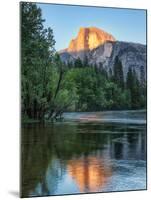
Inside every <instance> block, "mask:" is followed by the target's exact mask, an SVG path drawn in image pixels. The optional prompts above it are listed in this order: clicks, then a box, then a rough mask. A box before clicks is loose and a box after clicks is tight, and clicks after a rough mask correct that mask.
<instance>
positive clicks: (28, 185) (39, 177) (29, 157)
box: [21, 125, 55, 197]
mask: <svg viewBox="0 0 151 200" xmlns="http://www.w3.org/2000/svg"><path fill="white" fill-rule="evenodd" d="M49 130H50V129H49V128H47V127H43V126H38V125H36V126H28V127H25V128H24V129H23V132H22V163H21V170H22V180H21V186H22V192H21V193H22V196H23V197H27V196H29V195H30V194H32V193H33V190H34V188H36V186H37V185H40V189H39V191H41V192H40V193H41V194H38V192H39V191H38V192H37V194H36V195H43V194H47V193H48V191H50V190H51V191H53V190H54V189H55V188H54V186H53V185H52V187H51V188H48V186H47V183H46V180H45V173H46V169H47V168H48V165H51V159H52V156H53V155H52V147H53V143H52V134H49ZM49 147H50V148H49ZM33 195H34V194H33Z"/></svg>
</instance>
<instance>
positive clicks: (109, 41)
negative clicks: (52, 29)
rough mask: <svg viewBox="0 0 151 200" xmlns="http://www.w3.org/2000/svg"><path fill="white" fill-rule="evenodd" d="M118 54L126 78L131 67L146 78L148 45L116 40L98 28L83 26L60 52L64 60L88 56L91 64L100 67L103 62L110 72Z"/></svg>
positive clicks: (69, 60) (72, 60)
mask: <svg viewBox="0 0 151 200" xmlns="http://www.w3.org/2000/svg"><path fill="white" fill-rule="evenodd" d="M116 56H118V57H119V59H120V61H121V62H122V66H123V72H124V78H125V79H126V75H127V72H128V69H129V68H132V69H135V71H136V73H137V76H138V79H139V80H141V73H143V74H144V79H146V78H145V77H146V45H143V44H137V43H131V42H120V41H116V40H115V38H114V37H113V36H112V35H110V34H108V33H106V32H105V31H102V30H100V29H98V28H94V27H91V28H81V29H80V31H79V33H78V36H77V38H76V39H74V40H71V42H70V44H69V47H68V48H67V49H65V50H63V51H61V52H60V57H61V59H62V61H64V62H74V61H75V60H76V59H77V58H80V59H81V60H83V59H84V58H85V57H87V59H88V62H89V64H91V65H94V64H97V66H98V67H99V66H100V63H101V64H102V65H103V67H104V68H105V69H106V70H107V71H108V72H109V70H110V69H111V71H113V66H114V62H115V57H116Z"/></svg>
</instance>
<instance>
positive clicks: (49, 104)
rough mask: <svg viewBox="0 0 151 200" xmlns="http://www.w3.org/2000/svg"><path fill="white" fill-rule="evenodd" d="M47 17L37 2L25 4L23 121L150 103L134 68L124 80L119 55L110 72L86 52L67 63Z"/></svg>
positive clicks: (23, 24) (144, 86) (130, 107)
mask: <svg viewBox="0 0 151 200" xmlns="http://www.w3.org/2000/svg"><path fill="white" fill-rule="evenodd" d="M44 21H45V20H44V19H43V18H42V12H41V9H40V8H38V6H37V5H36V4H34V3H25V2H24V3H21V114H22V120H24V121H26V120H28V119H33V120H39V121H44V120H52V121H53V120H57V119H59V118H61V117H62V114H63V112H71V111H74V112H88V111H89V112H90V111H102V110H130V109H144V108H146V83H143V84H142V83H140V81H139V80H138V78H137V75H136V72H135V70H133V69H131V68H129V71H128V73H127V77H126V80H124V75H123V66H122V63H121V61H120V59H119V57H118V56H117V57H116V59H115V63H114V67H113V70H111V69H110V70H109V72H107V71H106V70H105V69H104V68H103V67H102V64H101V63H100V65H99V66H97V65H90V64H89V63H88V60H87V57H85V59H84V61H82V60H80V59H77V60H76V61H75V62H74V63H63V62H62V61H61V59H60V57H59V54H58V53H57V51H56V50H55V36H54V35H53V30H52V29H51V28H45V27H44ZM60 37H63V36H62V35H60ZM62 39H63V38H62Z"/></svg>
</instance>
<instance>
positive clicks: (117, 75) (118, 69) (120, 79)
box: [113, 56, 124, 89]
mask: <svg viewBox="0 0 151 200" xmlns="http://www.w3.org/2000/svg"><path fill="white" fill-rule="evenodd" d="M113 71H114V81H115V83H117V84H118V85H119V87H120V88H122V89H124V75H123V67H122V63H121V61H120V60H119V58H118V56H116V58H115V63H114V66H113Z"/></svg>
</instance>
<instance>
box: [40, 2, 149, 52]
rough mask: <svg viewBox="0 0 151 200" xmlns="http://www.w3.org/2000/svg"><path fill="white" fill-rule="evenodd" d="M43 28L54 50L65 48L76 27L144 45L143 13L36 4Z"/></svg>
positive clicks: (128, 10) (74, 35)
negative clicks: (50, 32)
mask: <svg viewBox="0 0 151 200" xmlns="http://www.w3.org/2000/svg"><path fill="white" fill-rule="evenodd" d="M38 6H39V7H40V8H41V9H42V16H43V18H44V19H45V20H46V22H45V23H44V25H45V26H46V27H51V28H52V29H53V32H54V37H55V40H56V45H55V48H56V50H61V49H64V48H66V47H68V45H69V42H70V40H71V39H73V38H75V37H76V35H77V34H78V31H79V28H80V27H89V26H95V27H98V28H101V29H103V30H105V31H106V32H109V33H111V34H112V35H113V36H114V37H115V38H116V39H117V40H119V41H128V42H138V43H142V44H146V12H145V11H144V10H133V9H116V8H114V9H113V8H98V7H82V6H68V5H55V4H38Z"/></svg>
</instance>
